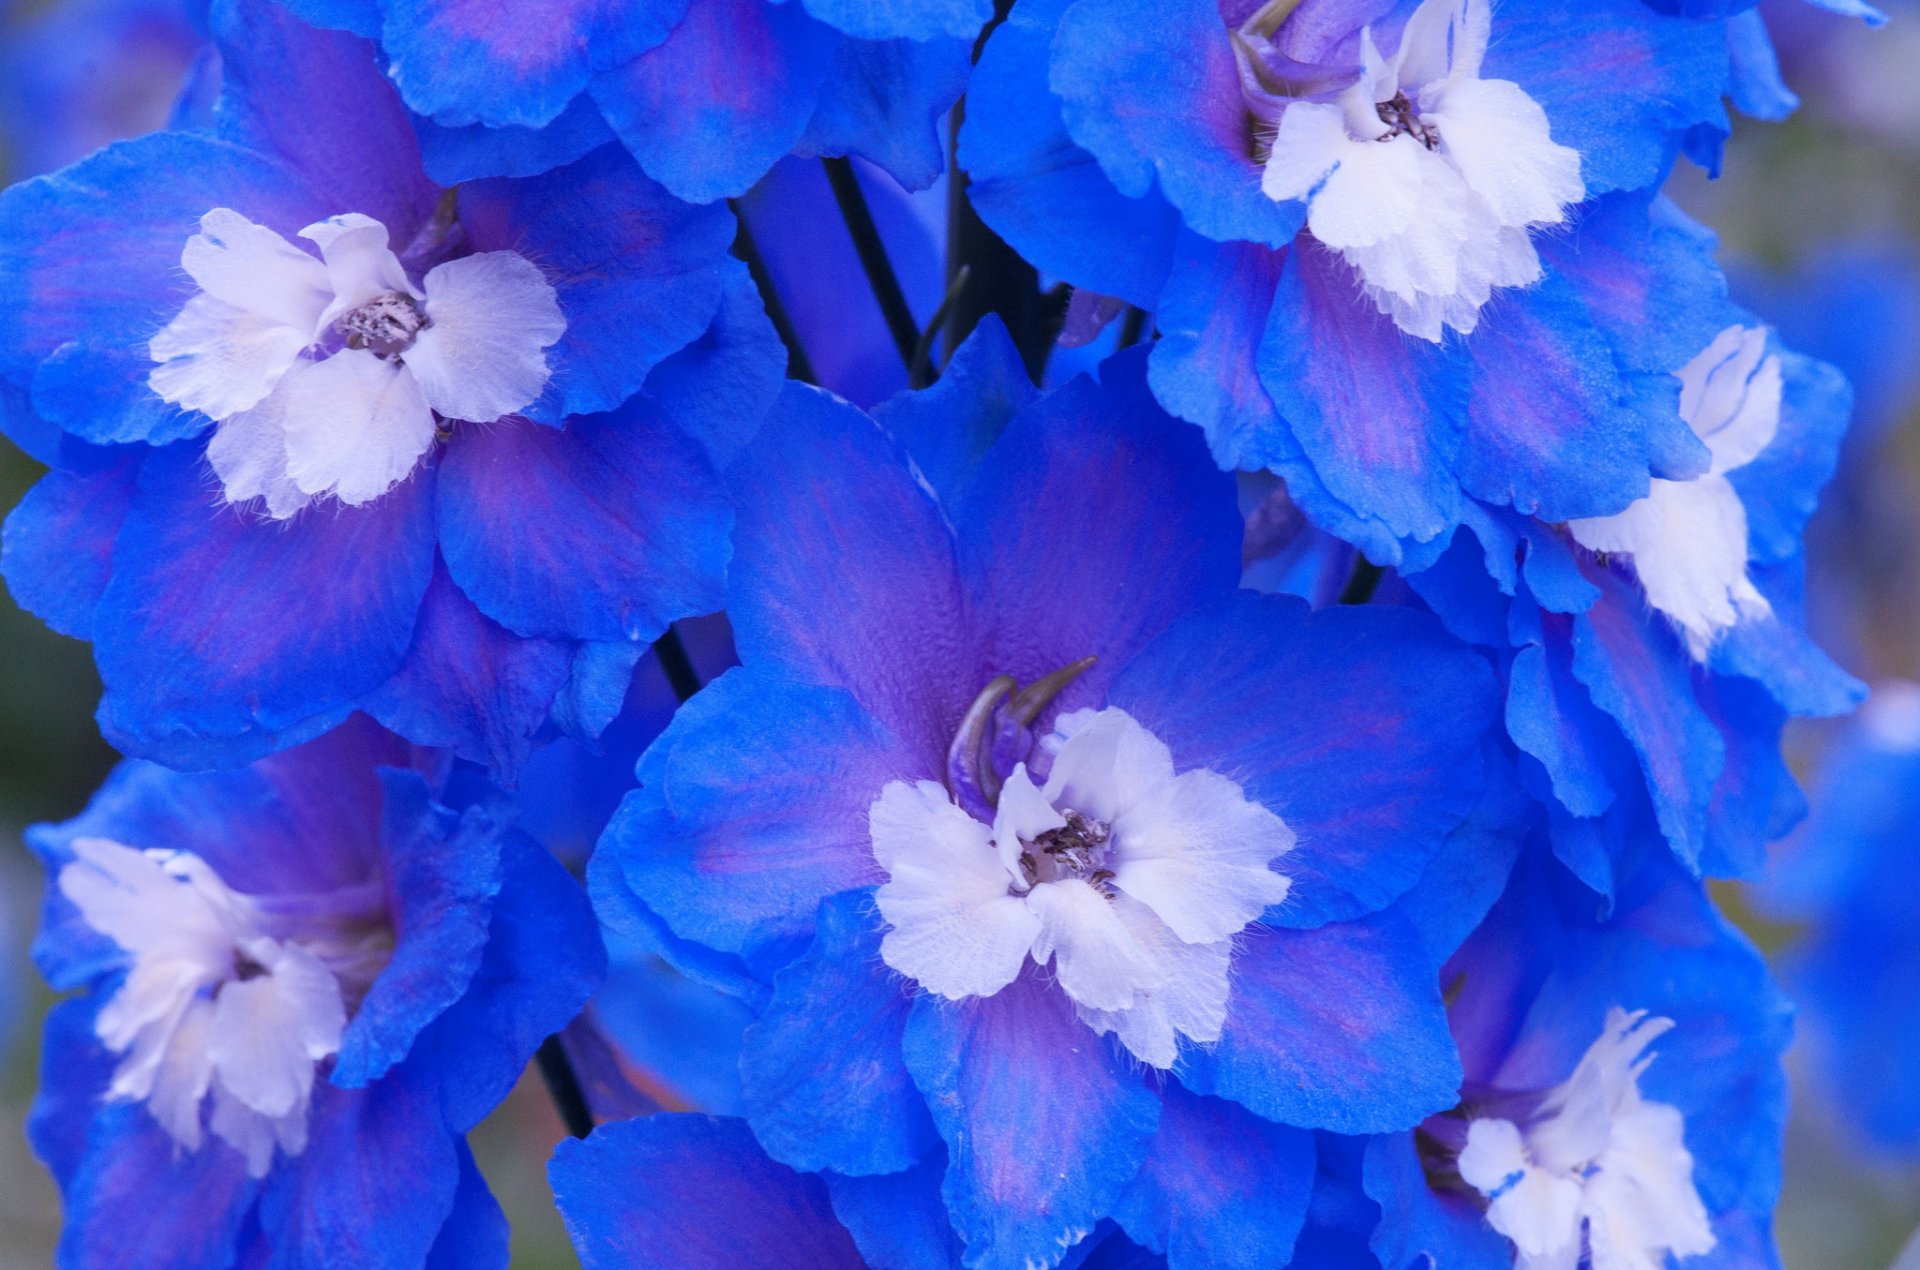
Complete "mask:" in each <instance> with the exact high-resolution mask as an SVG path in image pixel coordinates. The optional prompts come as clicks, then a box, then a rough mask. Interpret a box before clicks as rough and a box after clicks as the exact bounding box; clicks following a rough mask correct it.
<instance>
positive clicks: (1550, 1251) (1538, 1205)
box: [1458, 1119, 1580, 1266]
mask: <svg viewBox="0 0 1920 1270" xmlns="http://www.w3.org/2000/svg"><path fill="white" fill-rule="evenodd" d="M1458 1163H1459V1167H1460V1176H1461V1177H1462V1178H1464V1179H1465V1180H1466V1182H1467V1184H1468V1185H1469V1186H1472V1187H1473V1188H1475V1189H1476V1190H1478V1191H1479V1192H1480V1193H1481V1194H1482V1195H1485V1196H1486V1197H1487V1198H1488V1200H1489V1203H1488V1205H1487V1221H1488V1222H1489V1223H1490V1224H1491V1225H1492V1226H1493V1228H1494V1229H1495V1230H1497V1231H1499V1232H1500V1233H1501V1234H1503V1235H1505V1236H1506V1237H1507V1238H1508V1239H1511V1240H1512V1241H1513V1243H1514V1247H1515V1248H1517V1249H1518V1250H1519V1251H1520V1253H1521V1254H1522V1255H1523V1256H1526V1257H1533V1258H1544V1259H1546V1261H1547V1264H1560V1263H1561V1261H1562V1259H1565V1258H1567V1257H1569V1256H1570V1257H1571V1260H1566V1261H1565V1262H1564V1264H1566V1265H1568V1266H1571V1265H1573V1264H1575V1263H1576V1262H1578V1260H1579V1256H1580V1184H1579V1183H1578V1182H1576V1181H1574V1180H1573V1179H1571V1178H1567V1177H1561V1176H1558V1175H1556V1174H1553V1173H1550V1172H1548V1171H1547V1170H1545V1169H1541V1168H1537V1167H1535V1166H1534V1165H1533V1163H1532V1162H1531V1161H1530V1160H1529V1159H1528V1158H1527V1154H1526V1150H1525V1147H1524V1146H1523V1145H1522V1142H1521V1137H1520V1130H1519V1129H1518V1127H1517V1126H1515V1125H1514V1124H1513V1123H1512V1122H1511V1121H1508V1120H1496V1119H1481V1120H1475V1121H1474V1122H1473V1123H1472V1124H1471V1125H1469V1126H1468V1127H1467V1144H1466V1146H1465V1147H1463V1148H1462V1149H1461V1151H1460V1157H1459V1160H1458Z"/></svg>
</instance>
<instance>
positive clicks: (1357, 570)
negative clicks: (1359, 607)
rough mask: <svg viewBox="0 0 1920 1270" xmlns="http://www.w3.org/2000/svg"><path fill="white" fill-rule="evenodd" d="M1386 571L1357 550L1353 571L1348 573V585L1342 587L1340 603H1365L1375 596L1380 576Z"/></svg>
mask: <svg viewBox="0 0 1920 1270" xmlns="http://www.w3.org/2000/svg"><path fill="white" fill-rule="evenodd" d="M1385 573H1386V570H1385V569H1382V568H1381V567H1380V566H1379V565H1377V564H1375V563H1374V562H1373V561H1371V560H1369V559H1367V558H1366V557H1365V556H1363V555H1360V554H1358V553H1357V552H1356V553H1355V555H1354V557H1353V572H1352V573H1349V574H1348V575H1347V585H1345V586H1344V587H1341V588H1340V603H1342V604H1365V603H1366V602H1367V601H1368V600H1370V599H1372V598H1373V590H1374V588H1375V587H1377V586H1379V585H1380V578H1381V576H1382V575H1383V574H1385Z"/></svg>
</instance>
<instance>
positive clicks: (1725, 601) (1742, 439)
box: [1567, 326, 1782, 661]
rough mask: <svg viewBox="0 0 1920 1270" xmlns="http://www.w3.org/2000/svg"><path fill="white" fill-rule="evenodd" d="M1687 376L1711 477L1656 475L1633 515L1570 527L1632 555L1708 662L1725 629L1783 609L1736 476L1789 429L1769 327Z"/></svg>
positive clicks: (1741, 338)
mask: <svg viewBox="0 0 1920 1270" xmlns="http://www.w3.org/2000/svg"><path fill="white" fill-rule="evenodd" d="M1679 378H1680V414H1681V417H1683V418H1684V419H1685V420H1686V421H1687V424H1688V426H1690V427H1691V428H1692V429H1693V430H1694V433H1695V434H1696V435H1697V436H1699V438H1700V439H1701V440H1702V441H1704V442H1706V444H1707V449H1708V451H1709V452H1710V453H1711V454H1712V456H1713V459H1712V463H1711V464H1710V465H1709V467H1708V469H1707V471H1706V473H1705V474H1704V475H1701V476H1698V477H1696V478H1694V479H1693V480H1691V481H1663V480H1660V479H1659V478H1657V477H1656V478H1655V479H1654V481H1653V483H1652V486H1651V488H1650V489H1649V491H1648V493H1647V496H1646V497H1645V498H1642V499H1640V500H1638V501H1637V502H1635V503H1633V504H1632V505H1631V506H1629V507H1628V508H1627V509H1626V510H1625V511H1623V512H1620V513H1618V514H1616V515H1613V516H1598V517H1594V518H1591V519H1587V520H1571V521H1568V522H1567V529H1568V531H1569V532H1571V533H1572V534H1573V537H1574V540H1575V541H1576V542H1578V543H1579V544H1580V545H1581V546H1583V547H1586V548H1588V549H1589V550H1592V551H1603V552H1610V553H1618V554H1620V555H1624V556H1627V557H1629V558H1630V559H1631V560H1632V563H1633V571H1634V574H1635V575H1636V576H1637V577H1638V578H1639V579H1640V585H1641V587H1642V588H1643V589H1644V590H1645V591H1646V593H1647V602H1648V603H1649V604H1651V605H1653V607H1654V608H1656V609H1658V610H1660V612H1662V613H1664V614H1666V615H1667V617H1669V618H1670V619H1672V621H1673V622H1674V624H1675V625H1677V626H1678V627H1679V628H1680V631H1681V634H1682V635H1683V636H1684V637H1685V639H1686V642H1687V648H1688V650H1689V651H1690V652H1691V653H1692V654H1693V656H1694V657H1695V658H1696V659H1697V660H1701V661H1704V660H1705V659H1706V657H1707V654H1708V652H1709V651H1710V650H1711V648H1712V645H1713V641H1714V640H1715V639H1716V638H1717V637H1718V636H1719V635H1720V634H1721V632H1723V631H1725V630H1727V629H1728V628H1729V627H1732V626H1734V625H1736V624H1738V623H1739V622H1740V621H1741V620H1743V619H1746V618H1760V617H1765V616H1766V615H1767V614H1769V613H1771V612H1772V611H1773V608H1772V606H1771V605H1770V604H1768V603H1767V597H1766V596H1764V595H1762V594H1760V592H1759V591H1758V590H1756V589H1755V588H1754V585H1753V583H1752V581H1751V580H1750V579H1749V578H1748V577H1747V509H1746V506H1745V505H1744V504H1743V503H1741V501H1740V494H1739V492H1738V491H1737V490H1735V489H1734V487H1733V483H1732V482H1731V481H1729V480H1728V479H1727V473H1729V472H1732V471H1735V470H1737V469H1739V468H1742V467H1745V466H1746V465H1747V464H1748V463H1751V462H1752V461H1753V460H1754V459H1756V458H1758V457H1759V456H1760V454H1761V453H1762V452H1763V451H1764V450H1765V449H1766V448H1767V446H1769V445H1771V444H1772V443H1773V438H1774V435H1775V434H1776V433H1777V432H1778V431H1779V429H1780V401H1781V392H1782V383H1781V369H1780V359H1779V358H1778V357H1776V356H1774V355H1773V354H1771V353H1769V352H1767V333H1766V331H1765V330H1764V329H1763V328H1758V327H1744V326H1730V327H1728V328H1727V329H1726V330H1724V331H1722V332H1720V334H1719V335H1718V336H1716V337H1715V338H1714V341H1713V343H1711V344H1709V345H1708V346H1707V348H1706V350H1705V351H1704V352H1702V353H1701V354H1700V355H1699V356H1698V357H1696V358H1694V359H1693V360H1692V361H1690V362H1688V363H1687V364H1686V366H1684V367H1683V368H1682V369H1681V370H1680V372H1679Z"/></svg>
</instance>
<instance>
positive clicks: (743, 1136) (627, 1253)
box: [548, 1115, 1167, 1270]
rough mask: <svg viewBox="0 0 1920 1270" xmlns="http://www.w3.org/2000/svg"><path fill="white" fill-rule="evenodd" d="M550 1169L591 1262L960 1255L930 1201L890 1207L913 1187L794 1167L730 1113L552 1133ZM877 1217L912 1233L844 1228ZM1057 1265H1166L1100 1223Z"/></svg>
mask: <svg viewBox="0 0 1920 1270" xmlns="http://www.w3.org/2000/svg"><path fill="white" fill-rule="evenodd" d="M548 1174H549V1176H550V1177H551V1178H552V1181H553V1192H554V1199H555V1200H556V1201H557V1202H558V1204H559V1206H560V1212H561V1215H562V1216H563V1217H564V1218H565V1219H566V1223H567V1233H568V1234H569V1235H570V1236H572V1238H573V1246H574V1248H575V1250H576V1251H578V1252H579V1254H580V1259H581V1261H582V1263H584V1264H585V1265H586V1266H587V1267H589V1270H614V1268H615V1267H618V1268H619V1270H735V1268H736V1267H740V1266H805V1267H807V1270H838V1268H844V1270H868V1268H869V1267H875V1266H899V1267H907V1266H912V1267H916V1268H917V1270H918V1268H924V1270H933V1268H934V1267H939V1266H947V1265H954V1266H957V1265H958V1264H959V1260H958V1259H959V1254H960V1249H959V1248H958V1247H957V1246H956V1245H955V1244H954V1242H953V1239H952V1235H951V1233H950V1232H948V1231H947V1230H946V1229H945V1218H944V1215H943V1214H941V1213H940V1212H939V1211H938V1208H937V1206H935V1207H933V1208H928V1207H926V1206H924V1205H922V1206H920V1207H918V1208H914V1209H911V1210H910V1211H908V1212H906V1213H904V1214H903V1213H902V1212H900V1211H899V1206H900V1205H902V1204H903V1203H906V1204H911V1203H912V1199H911V1197H909V1196H907V1195H906V1194H905V1193H904V1192H901V1191H899V1189H898V1188H892V1187H888V1186H887V1185H886V1184H885V1183H882V1184H881V1185H879V1186H865V1185H863V1184H862V1183H860V1182H859V1181H857V1180H855V1179H847V1178H835V1177H831V1176H829V1177H827V1178H825V1179H822V1178H820V1177H815V1176H810V1175H808V1174H805V1173H796V1172H794V1171H793V1170H792V1169H789V1168H787V1167H786V1166H785V1165H782V1164H780V1163H778V1162H776V1161H774V1160H771V1159H769V1158H768V1157H767V1154H766V1152H765V1151H763V1150H762V1149H761V1147H760V1144H759V1143H758V1142H756V1141H755V1140H754V1137H753V1132H752V1130H750V1129H749V1128H748V1127H747V1126H746V1124H744V1123H743V1122H742V1121H740V1120H737V1119H723V1118H719V1117H714V1116H700V1115H658V1116H650V1117H647V1118H645V1119H640V1120H630V1121H626V1122H624V1123H621V1124H612V1125H606V1126H604V1127H602V1128H600V1129H599V1130H597V1131H595V1133H594V1134H593V1136H592V1137H590V1138H587V1139H585V1140H583V1141H568V1142H563V1143H561V1144H560V1148H559V1150H557V1151H556V1152H555V1153H554V1157H553V1162H552V1163H551V1164H550V1165H549V1166H548ZM887 1209H893V1210H894V1211H891V1212H886V1211H884V1210H887ZM903 1216H904V1217H905V1220H902V1217H903ZM877 1217H878V1218H883V1220H884V1224H885V1225H886V1226H887V1227H892V1228H896V1229H900V1228H904V1229H909V1230H911V1232H912V1236H913V1237H912V1238H909V1239H907V1240H901V1239H898V1238H895V1239H892V1240H889V1241H888V1242H886V1243H885V1244H884V1245H871V1246H863V1245H862V1243H861V1241H860V1240H859V1239H857V1238H855V1237H854V1236H853V1235H850V1234H849V1231H850V1230H852V1231H868V1230H870V1229H871V1228H872V1225H873V1222H874V1219H875V1218H877ZM869 1248H870V1250H869ZM863 1254H864V1255H863ZM1061 1264H1062V1265H1063V1266H1066V1267H1068V1268H1069V1270H1152V1268H1153V1267H1160V1268H1161V1270H1164V1267H1165V1266H1166V1264H1167V1262H1166V1259H1165V1258H1163V1257H1159V1256H1155V1255H1154V1254H1152V1253H1151V1252H1149V1251H1147V1250H1146V1249H1143V1248H1141V1247H1140V1246H1139V1245H1138V1244H1135V1243H1134V1242H1133V1241H1132V1240H1130V1239H1128V1238H1127V1237H1126V1235H1125V1234H1123V1233H1122V1232H1121V1231H1119V1230H1118V1229H1117V1228H1115V1227H1114V1225H1113V1224H1112V1223H1111V1222H1102V1223H1101V1224H1100V1225H1099V1226H1098V1227H1096V1228H1095V1229H1094V1230H1093V1232H1092V1233H1090V1234H1088V1235H1087V1236H1086V1237H1085V1238H1084V1239H1082V1240H1080V1241H1079V1242H1078V1243H1076V1244H1075V1245H1074V1246H1073V1247H1072V1248H1070V1249H1068V1250H1066V1253H1065V1257H1064V1259H1063V1261H1062V1263H1061Z"/></svg>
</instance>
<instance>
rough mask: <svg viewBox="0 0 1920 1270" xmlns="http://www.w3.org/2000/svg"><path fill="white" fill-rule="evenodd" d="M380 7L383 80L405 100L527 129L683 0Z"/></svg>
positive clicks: (644, 37) (633, 46)
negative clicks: (389, 70)
mask: <svg viewBox="0 0 1920 1270" xmlns="http://www.w3.org/2000/svg"><path fill="white" fill-rule="evenodd" d="M381 8H382V9H383V10H384V11H385V14H386V22H385V24H384V26H383V28H382V31H383V34H384V37H385V38H384V43H385V47H386V51H387V55H388V56H389V57H390V58H392V59H393V79H394V82H395V83H396V84H398V85H399V86H400V91H401V93H402V95H404V96H405V97H406V99H407V105H408V106H409V107H411V108H412V109H413V110H415V111H416V112H418V113H419V114H423V115H432V116H434V117H435V118H437V119H438V120H439V121H440V122H441V123H444V124H452V125H455V126H460V125H465V124H475V123H478V124H485V125H487V126H489V127H496V128H497V127H504V126H513V125H518V126H521V127H533V128H537V127H541V126H543V125H545V124H548V123H550V122H552V121H553V120H554V119H555V118H557V117H558V116H559V115H560V114H561V112H562V111H563V110H565V109H566V106H567V103H568V102H569V101H571V100H572V99H573V97H574V95H575V94H577V93H579V92H580V91H582V90H583V89H585V88H586V86H587V81H588V78H589V76H590V75H591V74H592V72H594V71H599V70H605V69H607V68H608V67H610V66H618V65H620V64H621V63H622V62H624V61H626V60H627V59H629V58H632V57H633V56H635V55H636V54H638V53H639V52H640V51H641V50H643V49H649V48H652V47H653V46H655V45H657V44H659V43H660V42H661V41H662V40H664V39H666V38H667V33H668V32H669V31H671V30H672V29H673V26H674V24H675V23H676V22H678V21H679V20H680V17H681V15H682V14H683V13H685V12H686V9H687V0H627V2H626V3H621V4H615V5H609V4H605V3H602V2H601V0H555V2H554V3H542V4H539V5H486V6H480V7H475V6H471V5H465V4H457V3H449V0H381Z"/></svg>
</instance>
